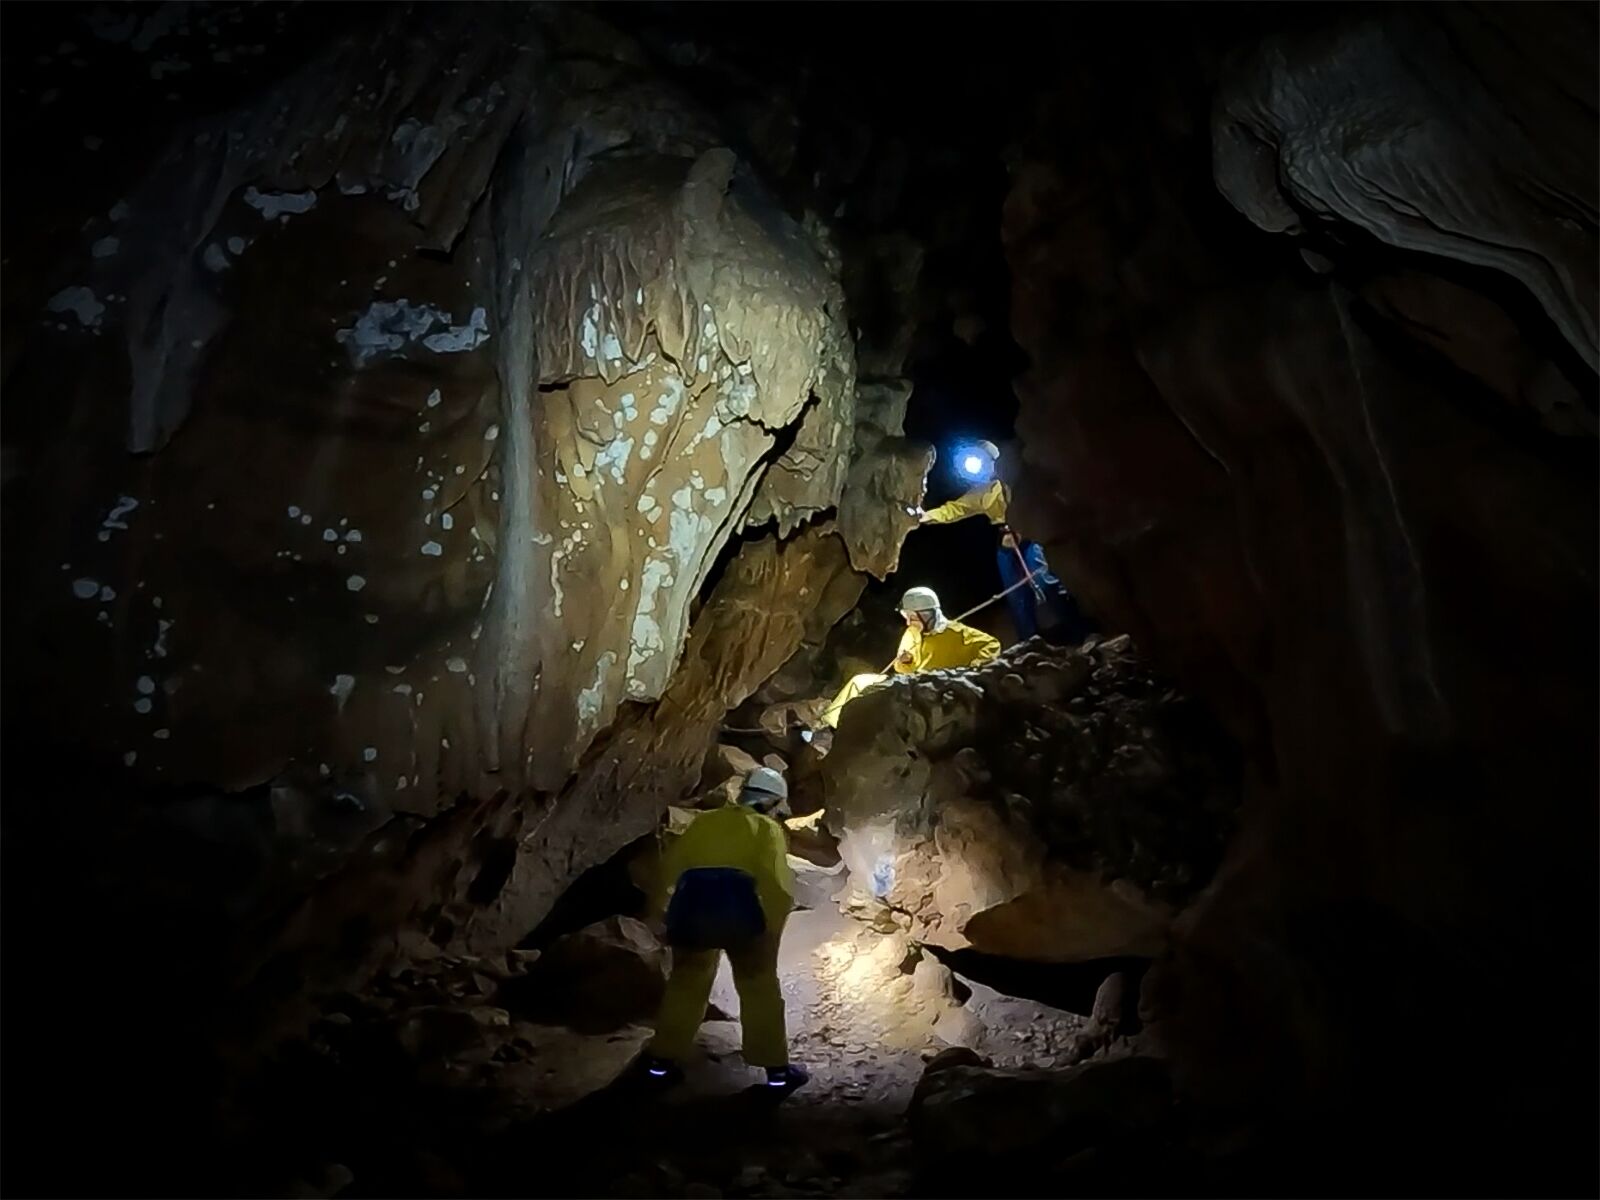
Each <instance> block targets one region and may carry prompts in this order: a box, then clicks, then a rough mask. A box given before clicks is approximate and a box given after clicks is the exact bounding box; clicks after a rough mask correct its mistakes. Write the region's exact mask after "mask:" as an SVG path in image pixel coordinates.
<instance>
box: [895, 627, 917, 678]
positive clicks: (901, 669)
mask: <svg viewBox="0 0 1600 1200" xmlns="http://www.w3.org/2000/svg"><path fill="white" fill-rule="evenodd" d="M921 646H922V638H921V637H920V636H918V634H917V631H916V630H915V629H912V628H911V626H909V625H907V626H906V631H905V632H904V633H903V634H901V635H900V648H899V649H898V650H896V651H895V652H894V672H895V674H896V675H909V674H911V673H912V672H913V671H920V670H921V669H922V668H921V666H920V665H919V664H918V662H917V651H918V650H919V649H921ZM907 654H909V655H911V662H910V664H909V665H907V664H906V663H903V662H901V661H900V660H901V658H902V657H903V656H904V655H907Z"/></svg>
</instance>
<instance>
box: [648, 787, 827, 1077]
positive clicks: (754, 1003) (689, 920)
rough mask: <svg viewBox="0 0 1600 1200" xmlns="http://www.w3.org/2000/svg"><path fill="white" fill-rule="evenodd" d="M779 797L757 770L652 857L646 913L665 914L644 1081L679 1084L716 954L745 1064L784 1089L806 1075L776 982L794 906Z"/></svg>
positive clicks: (783, 794)
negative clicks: (728, 981) (665, 965)
mask: <svg viewBox="0 0 1600 1200" xmlns="http://www.w3.org/2000/svg"><path fill="white" fill-rule="evenodd" d="M788 796H789V787H788V784H786V783H785V782H784V778H783V776H782V775H780V774H779V773H778V772H777V771H774V770H772V768H770V767H757V768H756V769H755V770H753V771H751V772H750V774H749V775H748V776H747V777H746V778H745V781H744V787H743V789H742V790H741V792H740V794H739V803H737V804H731V805H728V806H727V807H725V808H717V809H712V810H710V811H709V812H704V813H701V814H700V815H699V816H697V817H695V819H694V820H693V822H691V823H690V825H689V827H688V828H687V829H686V830H684V831H683V833H682V834H680V835H679V836H678V838H677V840H676V841H674V842H673V843H672V844H671V845H670V846H668V847H667V850H666V853H665V854H664V855H663V857H662V862H661V877H660V883H659V885H658V888H657V893H656V896H655V908H654V911H655V913H657V914H660V913H661V912H662V911H663V910H665V913H666V940H667V943H668V945H670V946H671V947H672V975H671V977H670V978H669V979H668V980H667V991H666V995H665V996H663V997H662V1000H661V1011H660V1013H659V1014H658V1016H657V1017H656V1034H655V1038H654V1040H652V1041H651V1043H650V1048H649V1051H648V1053H647V1055H646V1058H645V1068H646V1071H647V1072H648V1074H649V1075H650V1076H651V1077H652V1078H654V1079H658V1080H662V1081H664V1082H673V1081H676V1080H678V1079H681V1078H682V1075H683V1072H682V1067H681V1065H680V1064H682V1062H683V1061H684V1059H685V1058H686V1057H687V1056H688V1053H689V1050H690V1047H691V1046H692V1045H693V1044H694V1035H695V1032H696V1031H697V1030H698V1029H699V1028H700V1023H701V1022H702V1021H703V1020H704V1019H705V1015H706V1002H707V1001H708V1000H709V999H710V997H711V985H712V982H713V981H714V980H715V979H716V975H717V964H718V962H719V961H720V960H721V957H722V955H723V954H724V953H726V954H727V956H728V962H729V963H730V965H731V966H732V967H733V982H734V986H735V987H736V988H737V989H738V991H739V1024H740V1027H741V1029H742V1031H743V1034H744V1059H745V1061H746V1062H747V1063H749V1064H751V1065H752V1066H756V1067H764V1068H766V1072H767V1086H769V1087H772V1088H783V1089H787V1090H792V1089H794V1088H797V1087H799V1086H800V1085H801V1084H803V1083H805V1082H806V1080H807V1078H809V1076H808V1075H807V1074H806V1072H805V1071H804V1069H802V1068H801V1067H798V1066H796V1065H795V1064H793V1063H791V1062H790V1061H789V1039H788V1033H787V1031H786V1029H785V1025H784V1014H783V991H782V988H781V987H780V985H779V982H778V943H779V941H780V940H781V939H782V937H783V925H784V922H785V921H787V920H788V919H789V911H790V909H792V908H793V907H794V878H793V876H792V874H791V873H790V870H789V863H788V859H787V854H788V841H787V838H786V836H785V834H784V831H783V826H782V825H780V824H779V823H778V822H777V821H776V820H774V819H773V817H772V816H770V815H769V814H771V813H774V812H776V811H778V810H779V808H780V807H781V806H782V805H783V803H784V802H785V801H786V800H787V799H788ZM669 893H670V896H671V899H670V902H669V901H668V895H669Z"/></svg>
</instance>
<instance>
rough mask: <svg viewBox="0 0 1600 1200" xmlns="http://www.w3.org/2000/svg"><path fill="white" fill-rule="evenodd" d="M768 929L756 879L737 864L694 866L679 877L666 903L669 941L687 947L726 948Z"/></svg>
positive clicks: (699, 948)
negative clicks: (736, 866) (728, 865)
mask: <svg viewBox="0 0 1600 1200" xmlns="http://www.w3.org/2000/svg"><path fill="white" fill-rule="evenodd" d="M766 930H767V919H766V917H765V916H764V915H763V914H762V912H761V899H760V897H759V896H758V895H757V894H756V881H755V880H754V879H752V878H751V877H750V876H749V875H748V874H746V873H745V872H744V871H740V870H737V869H736V868H734V867H695V868H694V869H693V870H689V871H685V872H684V873H683V874H682V875H680V876H679V877H678V886H677V889H676V890H675V891H674V892H673V893H672V902H671V903H670V904H668V905H667V942H668V944H669V945H673V946H681V947H683V948H684V949H687V950H727V949H731V948H733V947H737V946H742V945H744V944H746V943H747V942H751V941H754V940H755V939H756V938H758V937H760V936H761V935H762V934H763V933H765V932H766Z"/></svg>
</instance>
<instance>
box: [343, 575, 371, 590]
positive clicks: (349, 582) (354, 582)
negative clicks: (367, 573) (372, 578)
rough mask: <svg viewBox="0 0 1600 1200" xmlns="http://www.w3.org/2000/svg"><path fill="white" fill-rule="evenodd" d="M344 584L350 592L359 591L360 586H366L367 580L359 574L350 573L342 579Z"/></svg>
mask: <svg viewBox="0 0 1600 1200" xmlns="http://www.w3.org/2000/svg"><path fill="white" fill-rule="evenodd" d="M344 586H345V587H347V588H348V589H349V590H350V591H352V592H359V591H360V590H361V589H362V588H364V587H366V586H367V581H366V580H365V579H363V578H362V577H361V576H360V575H351V576H350V577H349V578H348V579H346V580H345V581H344Z"/></svg>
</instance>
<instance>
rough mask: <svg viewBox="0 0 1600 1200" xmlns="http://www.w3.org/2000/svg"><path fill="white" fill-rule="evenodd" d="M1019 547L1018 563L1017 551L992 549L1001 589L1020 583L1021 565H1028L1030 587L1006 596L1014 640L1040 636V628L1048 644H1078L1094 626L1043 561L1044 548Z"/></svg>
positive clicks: (1033, 545)
mask: <svg viewBox="0 0 1600 1200" xmlns="http://www.w3.org/2000/svg"><path fill="white" fill-rule="evenodd" d="M1019 546H1020V549H1021V551H1022V559H1021V561H1019V560H1018V557H1017V551H1016V550H1013V549H1011V548H1010V547H1009V546H1004V545H1002V546H999V547H998V548H996V550H995V563H996V564H997V565H998V566H999V568H1000V583H1001V586H1002V587H1010V586H1011V585H1012V584H1014V583H1021V582H1022V579H1023V576H1024V574H1025V572H1024V570H1023V562H1026V563H1027V570H1029V571H1032V572H1033V583H1032V584H1024V585H1023V586H1022V587H1019V588H1018V589H1017V590H1016V591H1014V592H1008V593H1007V594H1006V603H1007V604H1008V605H1010V606H1011V620H1012V623H1013V624H1014V625H1015V626H1016V629H1017V638H1018V639H1019V640H1022V639H1026V638H1031V637H1033V636H1034V635H1036V634H1038V633H1040V632H1041V627H1042V631H1043V633H1044V635H1045V637H1046V638H1047V639H1048V640H1050V641H1053V642H1061V643H1063V644H1066V645H1073V646H1075V645H1077V644H1079V643H1080V642H1082V641H1083V639H1084V638H1086V637H1088V636H1089V634H1090V633H1091V632H1092V631H1093V628H1094V627H1093V624H1092V623H1091V622H1090V621H1088V620H1087V619H1086V618H1085V617H1084V615H1083V613H1082V612H1080V611H1079V610H1078V604H1077V601H1075V600H1074V599H1073V598H1072V595H1071V593H1069V592H1068V591H1067V589H1066V587H1065V585H1064V584H1062V582H1061V580H1059V579H1057V578H1056V577H1055V575H1053V574H1051V571H1050V564H1049V563H1047V562H1046V561H1045V558H1044V547H1042V546H1041V545H1039V543H1038V542H1022V543H1020V544H1019ZM1035 586H1037V588H1038V591H1039V592H1043V593H1044V599H1043V600H1042V601H1041V600H1040V598H1039V595H1038V592H1036V591H1035V590H1034V587H1035Z"/></svg>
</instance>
